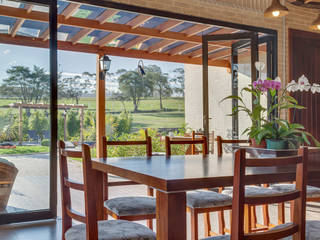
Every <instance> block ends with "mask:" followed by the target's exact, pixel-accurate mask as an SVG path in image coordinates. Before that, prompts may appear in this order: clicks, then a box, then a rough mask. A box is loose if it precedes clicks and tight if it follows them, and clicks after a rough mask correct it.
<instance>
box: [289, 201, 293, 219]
mask: <svg viewBox="0 0 320 240" xmlns="http://www.w3.org/2000/svg"><path fill="white" fill-rule="evenodd" d="M293 216H294V201H290V221H291V222H293Z"/></svg>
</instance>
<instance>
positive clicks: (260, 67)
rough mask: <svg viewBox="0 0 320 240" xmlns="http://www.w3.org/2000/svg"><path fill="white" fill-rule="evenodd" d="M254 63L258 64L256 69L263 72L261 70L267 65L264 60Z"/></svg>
mask: <svg viewBox="0 0 320 240" xmlns="http://www.w3.org/2000/svg"><path fill="white" fill-rule="evenodd" d="M254 65H255V66H256V69H257V70H258V71H259V72H261V71H262V70H263V69H264V68H265V66H266V64H265V63H264V62H255V64H254Z"/></svg>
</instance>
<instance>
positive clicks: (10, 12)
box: [0, 6, 229, 47]
mask: <svg viewBox="0 0 320 240" xmlns="http://www.w3.org/2000/svg"><path fill="white" fill-rule="evenodd" d="M0 15H3V16H9V17H16V18H26V19H30V20H35V21H41V22H48V14H47V13H43V12H36V11H32V12H31V13H30V14H27V13H26V11H25V10H24V9H16V8H12V7H7V6H0ZM58 23H59V24H62V25H66V26H73V27H79V28H91V29H96V30H102V31H109V32H117V33H122V34H133V35H141V36H149V37H154V38H161V39H171V40H175V41H184V42H192V43H199V44H201V43H202V39H201V37H199V36H191V37H186V35H185V34H183V33H177V32H170V31H167V32H164V33H160V32H159V30H157V29H151V28H143V27H136V28H132V27H131V26H128V25H125V24H118V23H108V22H106V23H104V24H100V23H99V22H98V21H97V20H92V19H85V18H76V17H69V18H68V19H66V18H65V17H64V16H63V15H59V16H58ZM217 44H218V43H217ZM219 44H220V43H219ZM227 46H228V47H229V45H227Z"/></svg>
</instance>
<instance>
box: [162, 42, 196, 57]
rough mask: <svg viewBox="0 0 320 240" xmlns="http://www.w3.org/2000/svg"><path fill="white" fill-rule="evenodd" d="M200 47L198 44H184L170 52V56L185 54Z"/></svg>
mask: <svg viewBox="0 0 320 240" xmlns="http://www.w3.org/2000/svg"><path fill="white" fill-rule="evenodd" d="M196 46H198V44H195V43H184V44H182V45H180V46H178V47H175V48H173V49H171V50H170V51H168V54H170V55H172V56H174V55H177V54H181V53H183V52H184V51H187V50H190V49H192V48H194V47H196Z"/></svg>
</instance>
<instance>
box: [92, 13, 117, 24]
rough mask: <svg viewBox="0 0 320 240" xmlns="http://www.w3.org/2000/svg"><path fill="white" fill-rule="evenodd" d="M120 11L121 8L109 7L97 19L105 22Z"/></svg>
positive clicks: (102, 22)
mask: <svg viewBox="0 0 320 240" xmlns="http://www.w3.org/2000/svg"><path fill="white" fill-rule="evenodd" d="M118 12H119V10H115V9H107V10H105V11H104V12H103V13H101V14H100V15H99V16H98V17H97V19H96V20H97V21H99V23H100V24H104V23H105V22H107V21H108V20H109V19H110V18H112V17H113V16H115V15H116V14H117V13H118Z"/></svg>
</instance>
